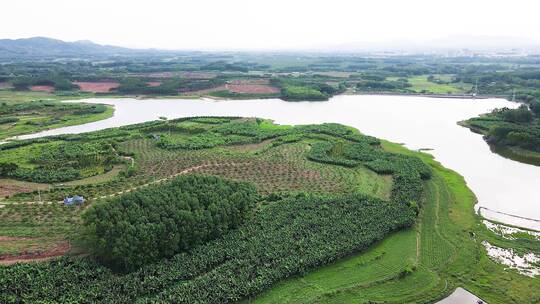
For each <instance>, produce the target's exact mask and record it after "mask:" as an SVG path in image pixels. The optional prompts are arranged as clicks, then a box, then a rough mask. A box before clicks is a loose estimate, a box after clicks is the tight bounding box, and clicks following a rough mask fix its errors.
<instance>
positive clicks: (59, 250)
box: [0, 242, 71, 265]
mask: <svg viewBox="0 0 540 304" xmlns="http://www.w3.org/2000/svg"><path fill="white" fill-rule="evenodd" d="M70 249H71V246H70V245H69V243H67V242H63V243H60V244H58V245H56V246H55V247H53V248H51V249H49V250H45V251H35V252H23V253H22V254H17V255H8V254H6V255H0V265H12V264H15V263H28V262H41V261H46V260H50V259H53V258H56V257H59V256H62V255H64V254H66V252H68V251H69V250H70Z"/></svg>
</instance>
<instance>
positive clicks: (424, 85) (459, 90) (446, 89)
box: [387, 75, 471, 94]
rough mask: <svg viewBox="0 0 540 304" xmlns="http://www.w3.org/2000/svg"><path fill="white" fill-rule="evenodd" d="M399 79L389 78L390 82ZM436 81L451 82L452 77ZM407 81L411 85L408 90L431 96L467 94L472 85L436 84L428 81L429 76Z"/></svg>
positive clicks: (412, 78) (436, 77)
mask: <svg viewBox="0 0 540 304" xmlns="http://www.w3.org/2000/svg"><path fill="white" fill-rule="evenodd" d="M398 78H399V77H388V78H387V79H388V80H397V79H398ZM435 79H439V80H441V81H444V82H450V81H451V79H452V76H451V75H436V76H435ZM407 81H408V82H409V83H410V84H411V87H410V88H408V90H411V91H413V92H415V93H429V94H466V93H468V92H469V91H470V90H471V85H469V84H464V83H449V84H444V83H441V84H439V83H435V82H431V81H428V76H426V75H422V76H412V77H408V78H407Z"/></svg>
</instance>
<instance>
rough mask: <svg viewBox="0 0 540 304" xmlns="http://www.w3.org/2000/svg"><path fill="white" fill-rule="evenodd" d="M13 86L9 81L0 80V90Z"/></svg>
mask: <svg viewBox="0 0 540 304" xmlns="http://www.w3.org/2000/svg"><path fill="white" fill-rule="evenodd" d="M11 88H13V86H12V85H11V83H9V82H0V90H3V89H11Z"/></svg>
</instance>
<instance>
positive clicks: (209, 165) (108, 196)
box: [0, 163, 239, 208]
mask: <svg viewBox="0 0 540 304" xmlns="http://www.w3.org/2000/svg"><path fill="white" fill-rule="evenodd" d="M222 165H223V166H236V165H239V164H237V163H226V164H206V165H198V166H193V167H189V168H187V169H184V170H183V171H180V172H178V173H175V174H173V175H171V176H168V177H164V178H161V179H157V180H154V181H151V182H149V183H146V184H143V185H139V186H135V187H131V188H128V189H125V190H122V191H118V192H115V193H112V194H109V195H103V196H100V197H99V198H100V199H104V198H110V197H114V196H117V195H120V194H124V193H128V192H131V191H133V190H137V189H140V188H143V187H146V186H150V185H153V184H157V183H161V182H164V181H167V180H169V179H171V178H175V177H177V176H179V175H183V174H187V173H190V172H193V171H195V170H198V169H202V168H206V167H213V166H222ZM90 199H91V198H90ZM55 203H56V204H63V203H64V202H63V201H57V202H53V201H29V202H12V203H0V208H3V207H5V206H7V205H52V204H55Z"/></svg>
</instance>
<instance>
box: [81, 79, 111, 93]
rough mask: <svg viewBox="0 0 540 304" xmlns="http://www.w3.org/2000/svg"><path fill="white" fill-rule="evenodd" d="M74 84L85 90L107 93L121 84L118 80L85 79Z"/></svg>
mask: <svg viewBox="0 0 540 304" xmlns="http://www.w3.org/2000/svg"><path fill="white" fill-rule="evenodd" d="M73 84H75V85H77V86H78V87H79V88H81V91H83V92H92V93H107V92H109V91H110V90H112V89H116V88H118V87H119V86H120V83H118V82H112V81H111V82H85V81H75V82H73Z"/></svg>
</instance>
